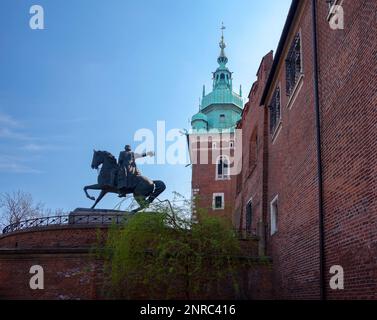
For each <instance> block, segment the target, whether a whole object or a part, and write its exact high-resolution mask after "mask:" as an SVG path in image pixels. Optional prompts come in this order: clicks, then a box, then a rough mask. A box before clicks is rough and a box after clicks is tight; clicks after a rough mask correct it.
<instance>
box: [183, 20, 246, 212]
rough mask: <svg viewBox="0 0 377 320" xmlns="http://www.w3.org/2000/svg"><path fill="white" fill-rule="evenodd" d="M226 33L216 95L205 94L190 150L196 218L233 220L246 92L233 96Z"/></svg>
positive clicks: (215, 81)
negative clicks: (201, 215)
mask: <svg viewBox="0 0 377 320" xmlns="http://www.w3.org/2000/svg"><path fill="white" fill-rule="evenodd" d="M224 29H225V27H224V26H222V28H221V30H222V35H221V41H220V44H219V46H220V55H219V57H218V59H217V63H218V65H219V66H218V68H217V69H216V71H215V72H213V79H212V80H213V86H212V91H211V92H210V93H208V94H206V91H205V87H203V94H202V99H201V103H200V106H199V112H198V113H197V114H195V115H194V116H193V117H192V120H191V126H192V129H191V133H190V135H189V148H190V156H191V162H192V194H193V198H194V199H195V200H196V201H195V202H194V203H195V208H194V214H195V213H197V212H198V210H199V209H200V210H204V211H206V212H208V213H209V214H210V215H218V216H225V217H229V218H231V217H232V214H233V210H234V199H235V195H234V191H233V189H234V188H232V183H235V178H236V176H235V175H234V170H232V168H233V167H234V164H233V160H234V159H233V158H234V155H235V146H236V134H235V127H236V124H237V122H238V121H239V120H240V119H241V113H242V108H243V99H242V96H241V95H242V92H241V88H240V93H239V94H237V93H235V92H233V83H232V81H233V77H232V72H231V71H229V69H228V67H227V63H228V58H227V56H226V54H225V48H226V44H225V42H224Z"/></svg>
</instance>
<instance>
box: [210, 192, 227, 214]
mask: <svg viewBox="0 0 377 320" xmlns="http://www.w3.org/2000/svg"><path fill="white" fill-rule="evenodd" d="M212 209H213V210H223V209H224V193H214V194H213V206H212Z"/></svg>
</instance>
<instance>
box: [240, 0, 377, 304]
mask: <svg viewBox="0 0 377 320" xmlns="http://www.w3.org/2000/svg"><path fill="white" fill-rule="evenodd" d="M317 4H318V15H317V19H318V21H317V23H318V33H319V34H318V44H319V81H320V83H319V87H320V88H319V91H320V108H321V125H322V132H321V133H322V157H323V170H324V176H323V179H324V215H325V251H326V252H325V253H326V254H325V256H326V268H325V270H326V275H327V277H326V286H327V288H326V292H327V295H328V297H329V298H330V299H341V298H347V299H361V298H368V299H376V298H377V228H376V225H377V212H376V200H375V199H376V192H377V191H376V190H377V189H376V187H375V186H376V182H377V181H376V180H377V178H376V177H377V174H376V173H377V172H376V171H377V165H376V162H377V160H376V159H375V157H374V154H375V152H374V151H375V150H376V149H377V146H376V144H377V143H376V142H375V141H376V139H375V136H376V131H377V126H376V119H377V109H376V106H377V93H376V92H377V67H376V66H377V63H376V62H377V60H376V59H377V23H376V22H377V16H376V13H377V2H376V1H371V0H369V1H367V0H365V1H351V0H344V2H343V8H344V12H345V30H338V31H334V30H332V29H331V28H330V26H329V23H328V21H327V16H328V5H327V3H326V2H325V1H317ZM311 10H312V7H311V1H302V2H301V3H300V6H299V9H298V11H297V12H296V16H295V19H294V23H293V25H292V27H291V30H290V35H289V37H288V39H287V41H286V43H285V49H284V50H283V55H282V57H281V62H280V64H279V65H278V68H277V71H276V74H275V78H274V81H273V83H272V86H271V92H270V94H269V97H268V98H267V101H266V106H265V110H266V109H267V108H266V107H267V106H268V105H269V104H270V101H271V93H272V92H273V90H274V89H275V88H276V86H278V85H280V89H281V113H282V126H281V130H280V133H279V134H278V136H277V137H275V138H274V139H273V138H272V137H271V136H268V137H267V143H268V147H267V148H265V150H266V151H265V152H264V158H263V157H262V156H261V155H260V154H259V155H258V157H257V158H258V165H260V163H261V162H263V159H264V161H265V163H268V166H267V167H264V169H263V174H261V173H260V172H259V173H258V170H257V171H255V172H256V173H254V178H253V174H251V176H250V177H248V172H249V171H250V170H251V168H250V167H248V160H247V157H248V155H249V154H250V151H249V145H250V143H251V140H252V139H251V136H252V132H253V130H254V129H255V128H256V127H258V130H259V127H261V126H263V123H264V124H265V126H266V125H267V128H269V123H268V122H269V117H264V118H263V116H262V113H260V112H259V113H258V111H253V102H252V99H251V100H250V102H249V103H248V104H247V107H246V109H245V111H244V119H243V122H242V128H243V130H244V132H243V134H244V157H245V159H244V163H246V166H245V165H244V166H243V172H242V175H241V178H240V180H239V181H240V183H241V184H242V189H241V190H242V192H241V193H239V194H237V200H236V211H235V216H239V217H240V221H241V225H244V215H243V214H242V212H243V211H242V210H244V207H245V202H246V201H247V200H248V199H249V197H250V196H253V194H254V196H253V197H254V199H258V200H257V202H258V203H259V201H260V200H259V199H261V195H260V194H261V181H263V179H261V178H260V177H261V176H265V177H267V181H268V183H267V184H266V185H265V187H264V188H263V189H262V190H263V192H262V199H263V194H264V195H265V196H266V199H267V200H266V201H265V202H266V204H267V207H266V208H265V210H264V212H266V213H267V222H268V225H269V229H270V223H271V221H270V211H271V210H270V206H269V204H270V202H271V201H272V200H273V199H274V198H275V196H276V195H278V197H279V198H278V207H279V214H278V232H277V233H276V234H275V235H273V236H271V235H270V232H268V236H267V254H268V255H270V256H271V257H272V258H273V286H274V288H275V292H276V297H277V298H288V299H295V298H297V299H318V298H319V297H320V290H319V284H320V278H319V271H320V260H319V219H318V217H319V203H318V201H319V200H318V199H319V197H318V174H317V149H316V147H317V145H316V127H315V125H316V122H315V104H314V102H315V101H314V94H313V92H314V85H313V55H312V50H313V46H312V16H311V14H312V13H311ZM297 32H300V33H301V45H302V57H303V74H304V76H303V80H302V86H301V88H300V90H298V91H297V94H296V95H295V97H296V98H295V100H294V102H293V103H292V101H291V102H289V99H288V97H287V96H286V94H285V92H286V88H285V85H286V81H285V79H286V75H285V64H284V61H285V56H286V54H287V50H288V49H289V47H290V44H291V42H292V39H293V37H294V36H295V35H296V34H297ZM253 92H254V93H255V92H257V90H256V89H255V85H254V86H253V89H252V92H251V96H252V95H253ZM288 105H289V108H288ZM255 110H257V109H255ZM263 119H264V120H265V121H263ZM258 165H257V168H258ZM238 188H239V187H238ZM235 189H237V186H235ZM262 202H263V200H262ZM262 208H263V206H262ZM255 212H258V208H257V211H255ZM256 216H257V217H258V216H259V214H258V213H257V215H256ZM257 219H258V218H257ZM236 220H238V219H236ZM254 223H255V222H254ZM268 231H270V230H268ZM333 265H341V266H342V267H343V268H344V272H345V290H343V291H333V290H331V289H330V288H329V285H328V281H329V280H330V274H329V270H330V267H331V266H333Z"/></svg>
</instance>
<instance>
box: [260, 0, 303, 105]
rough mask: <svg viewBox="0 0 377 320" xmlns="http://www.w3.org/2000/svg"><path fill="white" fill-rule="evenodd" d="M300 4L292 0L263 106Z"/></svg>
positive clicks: (268, 80) (263, 99)
mask: <svg viewBox="0 0 377 320" xmlns="http://www.w3.org/2000/svg"><path fill="white" fill-rule="evenodd" d="M299 4H300V0H292V3H291V7H290V8H289V12H288V16H287V20H286V21H285V25H284V28H283V32H282V35H281V37H280V40H279V44H278V47H277V50H276V54H275V58H274V62H273V63H272V67H271V70H270V73H269V75H268V78H267V82H266V85H265V87H264V90H263V94H262V98H261V101H260V105H261V106H263V105H264V104H265V102H266V98H267V95H268V92H269V90H270V87H271V84H272V81H273V79H274V76H275V73H276V70H277V66H278V64H279V62H280V59H281V56H282V53H283V49H284V45H285V42H286V40H287V38H288V35H289V31H290V29H291V26H292V24H293V21H294V18H295V15H296V11H297V8H298V5H299Z"/></svg>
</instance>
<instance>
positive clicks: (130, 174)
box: [84, 145, 166, 213]
mask: <svg viewBox="0 0 377 320" xmlns="http://www.w3.org/2000/svg"><path fill="white" fill-rule="evenodd" d="M153 155H154V153H153V152H148V153H143V154H137V153H134V152H132V150H131V147H130V146H129V145H126V147H125V151H122V152H121V153H120V155H119V160H118V163H117V160H116V159H115V157H114V156H113V155H112V154H111V153H109V152H107V151H96V150H93V160H92V165H91V167H92V169H98V168H99V166H100V165H102V167H101V170H100V173H99V175H98V184H94V185H90V186H85V187H84V192H85V194H86V196H87V197H88V198H89V199H91V200H93V201H95V202H94V204H93V206H92V208H91V209H94V208H95V207H96V205H97V204H98V203H99V202H100V201H101V200H102V198H103V197H104V196H105V195H106V194H107V193H109V192H110V193H117V194H118V195H119V197H121V198H122V197H126V196H127V195H128V194H133V196H134V198H135V200H136V202H137V203H138V204H139V208H137V209H135V210H133V211H132V212H133V213H136V212H137V211H140V210H142V209H145V208H147V207H148V206H149V205H150V204H151V203H152V202H153V201H154V200H155V199H156V198H157V197H158V196H159V195H160V194H161V193H162V192H164V190H165V189H166V186H165V183H164V182H162V181H160V180H154V181H152V180H150V179H148V178H147V177H144V176H142V175H141V174H140V171H139V170H138V169H137V166H136V163H135V160H136V159H138V158H141V157H146V156H153ZM88 190H101V193H100V194H99V196H98V198H97V199H95V198H94V197H92V196H90V195H89V194H88Z"/></svg>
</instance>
